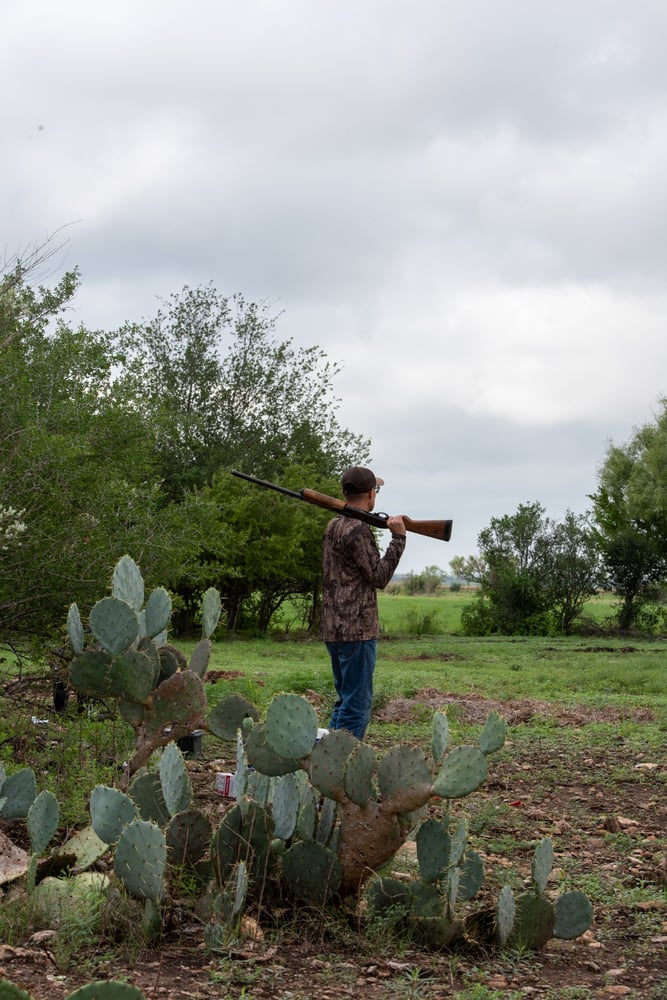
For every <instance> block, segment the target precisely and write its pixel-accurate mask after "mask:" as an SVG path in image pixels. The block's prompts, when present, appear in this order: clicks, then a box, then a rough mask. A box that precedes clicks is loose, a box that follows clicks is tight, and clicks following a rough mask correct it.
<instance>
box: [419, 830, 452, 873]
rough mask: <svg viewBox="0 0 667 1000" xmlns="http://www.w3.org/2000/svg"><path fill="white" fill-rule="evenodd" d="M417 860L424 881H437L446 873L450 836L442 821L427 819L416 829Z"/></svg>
mask: <svg viewBox="0 0 667 1000" xmlns="http://www.w3.org/2000/svg"><path fill="white" fill-rule="evenodd" d="M416 842H417V860H418V862H419V874H420V875H421V877H422V879H423V880H424V882H437V881H438V880H440V879H442V878H444V877H445V876H446V874H447V868H448V866H449V855H450V850H451V837H450V836H449V832H448V831H447V830H446V829H445V826H444V824H443V823H441V822H440V820H437V819H427V820H424V822H423V823H421V824H420V827H419V830H418V831H417V837H416Z"/></svg>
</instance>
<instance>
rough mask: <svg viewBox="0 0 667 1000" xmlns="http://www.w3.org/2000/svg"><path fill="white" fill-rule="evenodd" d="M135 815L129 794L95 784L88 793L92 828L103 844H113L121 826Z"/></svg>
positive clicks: (121, 828) (121, 829)
mask: <svg viewBox="0 0 667 1000" xmlns="http://www.w3.org/2000/svg"><path fill="white" fill-rule="evenodd" d="M136 815H137V807H136V806H135V804H134V802H133V801H132V799H131V798H130V797H129V795H125V793H124V792H121V791H119V790H118V789H117V788H108V787H107V786H106V785H96V786H95V788H93V790H92V792H91V794H90V818H91V820H92V823H93V830H94V831H95V833H96V834H97V836H98V837H99V838H100V840H103V841H104V842H105V844H115V843H116V841H117V840H118V838H119V837H120V835H121V833H122V831H123V828H124V827H125V826H127V824H128V823H131V822H132V820H133V819H135V817H136Z"/></svg>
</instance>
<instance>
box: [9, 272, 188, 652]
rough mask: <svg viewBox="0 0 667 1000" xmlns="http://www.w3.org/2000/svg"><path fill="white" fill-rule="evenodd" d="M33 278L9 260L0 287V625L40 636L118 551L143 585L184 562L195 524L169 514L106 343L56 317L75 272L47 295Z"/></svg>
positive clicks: (148, 445)
mask: <svg viewBox="0 0 667 1000" xmlns="http://www.w3.org/2000/svg"><path fill="white" fill-rule="evenodd" d="M30 278H31V272H30V268H26V267H22V266H20V265H17V267H16V268H15V269H14V270H13V271H12V272H11V273H10V274H7V275H5V277H4V279H3V281H2V283H1V284H0V316H1V317H2V320H1V323H2V325H1V326H0V340H1V341H2V343H3V345H4V349H3V351H2V352H1V353H0V446H1V448H2V459H3V461H2V465H1V467H0V507H2V508H3V509H4V510H5V511H6V510H13V511H16V512H20V514H19V515H17V516H19V519H20V523H21V524H22V525H23V528H22V530H21V532H20V535H18V536H16V537H15V538H14V540H13V543H12V544H11V545H9V546H7V547H5V548H3V549H2V550H1V551H0V630H2V632H3V633H4V634H7V633H8V632H10V631H13V632H37V633H41V634H43V635H45V634H47V633H48V632H49V631H50V630H52V629H53V628H55V627H57V626H58V625H60V624H61V623H62V621H63V620H64V614H65V611H66V608H67V604H68V603H69V600H70V599H71V594H72V590H73V587H74V586H76V589H77V592H78V593H81V594H82V595H83V596H84V598H85V595H86V594H88V595H89V597H90V598H91V599H94V597H95V595H96V594H99V590H100V586H101V587H104V586H105V585H106V582H107V578H108V573H109V567H110V566H112V565H113V564H114V562H115V561H116V560H117V559H118V558H119V557H120V556H121V555H122V554H123V553H124V552H125V551H131V552H132V554H133V555H134V556H135V558H137V559H138V560H141V561H142V562H143V568H144V570H145V572H146V577H147V579H149V580H150V579H151V578H152V577H153V573H152V572H151V570H154V572H155V576H156V577H159V575H160V574H161V573H163V572H164V571H165V569H167V568H170V566H171V563H172V562H179V563H180V562H182V561H183V558H184V553H185V552H187V538H188V536H190V537H192V535H193V534H194V529H193V528H192V527H191V525H192V524H194V523H195V522H194V521H193V519H192V518H188V517H187V516H186V512H185V511H181V510H176V509H171V510H167V509H166V506H165V499H164V496H163V494H162V491H161V489H160V486H159V482H158V478H157V475H156V471H155V458H154V454H155V449H154V447H153V442H152V440H151V436H150V429H149V428H148V427H147V426H146V424H145V421H144V419H143V417H142V416H141V414H140V413H139V411H138V409H137V407H136V406H134V405H133V400H132V396H131V389H132V387H131V386H128V384H127V383H126V382H125V381H123V380H122V378H118V375H117V371H118V369H119V368H120V367H121V366H122V363H123V357H122V354H120V353H119V351H118V350H117V348H116V345H115V344H114V341H113V339H112V338H111V337H110V336H109V335H106V334H104V333H99V332H95V333H93V332H90V331H86V330H84V329H78V330H73V329H71V328H70V327H69V326H67V325H66V324H65V323H64V321H63V319H62V316H63V313H64V310H65V309H66V308H67V307H68V304H69V303H70V301H71V299H72V297H73V296H74V294H75V292H76V290H77V287H78V275H77V274H76V272H72V273H70V274H67V275H66V276H65V277H64V278H62V279H61V281H60V282H58V283H57V284H56V286H55V287H54V288H52V289H45V288H41V287H39V288H33V287H32V286H31V285H30V284H29V282H30ZM179 545H181V546H182V547H183V548H182V549H181V550H179Z"/></svg>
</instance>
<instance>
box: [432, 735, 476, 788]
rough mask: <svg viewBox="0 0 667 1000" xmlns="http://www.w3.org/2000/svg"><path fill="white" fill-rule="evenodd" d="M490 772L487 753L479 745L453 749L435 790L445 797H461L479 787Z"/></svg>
mask: <svg viewBox="0 0 667 1000" xmlns="http://www.w3.org/2000/svg"><path fill="white" fill-rule="evenodd" d="M487 772H488V767H487V763H486V755H485V754H483V753H482V751H481V750H479V749H478V748H477V747H472V746H462V747H456V748H455V749H454V750H452V751H451V752H450V753H449V754H447V757H446V758H445V761H444V763H443V765H442V767H441V768H440V771H439V773H438V776H437V777H436V779H435V781H434V783H433V791H434V792H435V794H436V795H440V796H441V797H442V798H443V799H460V798H463V796H464V795H470V793H471V792H474V791H475V789H477V788H479V786H480V785H481V784H482V782H483V781H484V780H485V778H486V775H487Z"/></svg>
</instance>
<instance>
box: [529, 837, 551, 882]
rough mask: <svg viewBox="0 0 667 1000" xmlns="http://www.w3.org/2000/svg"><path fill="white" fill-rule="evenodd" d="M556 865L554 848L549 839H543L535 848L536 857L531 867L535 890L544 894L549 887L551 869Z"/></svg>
mask: <svg viewBox="0 0 667 1000" xmlns="http://www.w3.org/2000/svg"><path fill="white" fill-rule="evenodd" d="M553 863H554V846H553V843H552V841H551V839H550V838H549V837H543V838H542V840H541V841H540V842H539V844H538V845H537V847H536V848H535V855H534V857H533V863H532V866H531V874H532V876H533V882H534V883H535V889H536V890H537V892H539V893H543V892H544V890H545V889H546V887H547V882H548V881H549V876H550V875H551V869H552V868H553Z"/></svg>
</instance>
